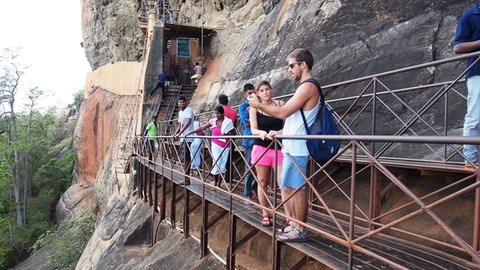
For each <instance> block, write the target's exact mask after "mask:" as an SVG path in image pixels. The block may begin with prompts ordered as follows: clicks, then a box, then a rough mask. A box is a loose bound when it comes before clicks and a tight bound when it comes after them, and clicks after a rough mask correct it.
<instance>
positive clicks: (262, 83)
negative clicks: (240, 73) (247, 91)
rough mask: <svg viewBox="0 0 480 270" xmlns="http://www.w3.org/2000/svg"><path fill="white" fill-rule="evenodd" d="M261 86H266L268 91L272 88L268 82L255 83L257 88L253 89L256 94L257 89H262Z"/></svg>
mask: <svg viewBox="0 0 480 270" xmlns="http://www.w3.org/2000/svg"><path fill="white" fill-rule="evenodd" d="M263 85H266V86H268V87H270V89H271V88H272V86H271V85H270V82H268V81H261V82H259V83H257V87H255V92H258V89H260V87H262V86H263Z"/></svg>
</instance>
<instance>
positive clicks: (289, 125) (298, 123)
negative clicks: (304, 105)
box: [282, 97, 320, 156]
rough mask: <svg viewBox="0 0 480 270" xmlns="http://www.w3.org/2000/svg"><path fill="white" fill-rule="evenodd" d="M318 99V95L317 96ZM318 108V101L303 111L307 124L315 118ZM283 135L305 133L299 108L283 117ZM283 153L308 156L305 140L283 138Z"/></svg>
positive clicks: (310, 123)
mask: <svg viewBox="0 0 480 270" xmlns="http://www.w3.org/2000/svg"><path fill="white" fill-rule="evenodd" d="M319 101H320V97H319ZM319 109H320V102H319V103H317V105H316V106H315V107H314V108H313V109H312V110H310V111H303V113H304V114H305V118H306V120H307V125H308V126H310V125H312V124H313V121H314V120H315V116H316V115H317V113H318V110H319ZM282 134H283V135H286V136H290V135H307V131H306V129H305V125H304V124H303V119H302V114H301V113H300V110H298V111H296V112H295V113H294V114H292V115H290V116H289V117H287V119H285V124H284V125H283V133H282ZM282 143H283V148H282V152H283V153H289V154H290V155H292V156H308V155H309V153H308V149H307V144H306V140H288V139H283V140H282Z"/></svg>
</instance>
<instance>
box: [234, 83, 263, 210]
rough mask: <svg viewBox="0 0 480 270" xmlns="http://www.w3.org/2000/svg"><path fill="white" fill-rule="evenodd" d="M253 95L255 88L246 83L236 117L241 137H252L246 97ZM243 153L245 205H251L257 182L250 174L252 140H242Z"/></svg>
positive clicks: (255, 193) (255, 195)
mask: <svg viewBox="0 0 480 270" xmlns="http://www.w3.org/2000/svg"><path fill="white" fill-rule="evenodd" d="M254 93H255V86H253V84H251V83H247V84H245V85H244V86H243V97H244V98H245V101H244V102H242V103H241V104H240V106H239V107H238V116H239V118H240V124H241V125H242V129H243V135H247V136H248V135H252V130H251V129H250V116H249V109H250V104H249V103H248V100H247V97H248V96H250V95H252V94H254ZM242 145H243V153H244V155H245V159H246V162H245V189H244V195H245V198H246V199H247V203H249V204H251V203H252V197H258V195H257V181H255V179H254V177H253V174H252V169H251V168H252V161H251V157H252V148H253V139H242Z"/></svg>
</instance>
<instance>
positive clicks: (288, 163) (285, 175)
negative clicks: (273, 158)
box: [280, 154, 308, 189]
mask: <svg viewBox="0 0 480 270" xmlns="http://www.w3.org/2000/svg"><path fill="white" fill-rule="evenodd" d="M292 159H293V160H294V161H295V163H296V164H297V166H298V167H299V168H300V169H301V172H303V175H307V164H308V156H291V155H287V154H285V155H284V158H283V164H282V178H281V179H282V184H280V188H282V189H285V188H292V189H298V188H299V187H300V186H301V185H303V183H305V177H304V176H303V175H302V173H301V172H300V171H299V170H298V169H297V167H296V166H295V163H293V161H292ZM302 189H307V186H304V187H303V188H302Z"/></svg>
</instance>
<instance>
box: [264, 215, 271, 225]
mask: <svg viewBox="0 0 480 270" xmlns="http://www.w3.org/2000/svg"><path fill="white" fill-rule="evenodd" d="M262 226H263V227H270V226H272V223H271V222H270V217H269V216H268V215H263V216H262Z"/></svg>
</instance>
